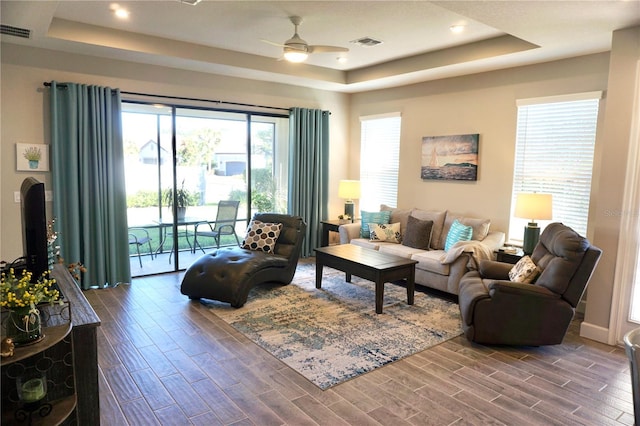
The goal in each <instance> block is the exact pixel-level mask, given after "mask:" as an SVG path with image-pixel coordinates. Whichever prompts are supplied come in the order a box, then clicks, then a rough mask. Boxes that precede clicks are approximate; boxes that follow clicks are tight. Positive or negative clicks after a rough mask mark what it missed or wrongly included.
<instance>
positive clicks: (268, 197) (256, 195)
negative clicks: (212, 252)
mask: <svg viewBox="0 0 640 426" xmlns="http://www.w3.org/2000/svg"><path fill="white" fill-rule="evenodd" d="M288 142H289V120H288V119H286V118H280V117H263V116H252V117H251V207H252V209H251V216H252V215H253V214H254V213H256V212H275V213H286V212H287V194H288V178H289V144H288Z"/></svg>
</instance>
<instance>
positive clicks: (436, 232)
mask: <svg viewBox="0 0 640 426" xmlns="http://www.w3.org/2000/svg"><path fill="white" fill-rule="evenodd" d="M446 215H447V211H446V210H445V211H442V212H439V211H427V210H421V209H413V211H411V216H413V217H416V218H418V219H420V220H432V221H433V228H432V231H431V248H432V249H436V250H442V249H443V248H444V241H443V242H442V244H440V239H441V234H442V228H443V227H444V219H445V217H446Z"/></svg>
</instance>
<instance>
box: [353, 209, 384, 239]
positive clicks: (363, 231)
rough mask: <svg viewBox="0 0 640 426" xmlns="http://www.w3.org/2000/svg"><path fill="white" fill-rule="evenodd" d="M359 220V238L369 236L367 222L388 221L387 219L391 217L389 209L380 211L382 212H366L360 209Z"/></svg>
mask: <svg viewBox="0 0 640 426" xmlns="http://www.w3.org/2000/svg"><path fill="white" fill-rule="evenodd" d="M360 217H361V219H360V220H361V222H360V223H362V225H360V238H367V239H368V238H371V233H370V232H369V224H370V223H382V224H387V223H389V219H390V218H391V212H390V211H382V212H366V211H364V210H362V211H361V212H360Z"/></svg>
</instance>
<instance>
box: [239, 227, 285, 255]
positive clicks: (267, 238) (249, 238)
mask: <svg viewBox="0 0 640 426" xmlns="http://www.w3.org/2000/svg"><path fill="white" fill-rule="evenodd" d="M281 230H282V224H281V223H265V222H261V221H259V220H253V221H251V223H250V224H249V228H248V229H247V235H246V236H245V237H244V240H242V248H245V249H249V250H258V251H264V252H267V253H273V249H274V247H275V246H276V241H278V237H279V236H280V231H281Z"/></svg>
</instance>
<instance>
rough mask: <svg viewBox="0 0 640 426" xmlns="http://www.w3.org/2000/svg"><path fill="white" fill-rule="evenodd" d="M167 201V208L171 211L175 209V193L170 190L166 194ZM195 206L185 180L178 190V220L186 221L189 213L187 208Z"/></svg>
mask: <svg viewBox="0 0 640 426" xmlns="http://www.w3.org/2000/svg"><path fill="white" fill-rule="evenodd" d="M164 198H165V201H166V203H167V207H169V210H172V207H173V191H172V190H171V189H168V190H167V192H166V193H165V196H164ZM192 204H193V197H192V196H191V193H190V192H189V190H187V189H185V188H184V179H183V180H182V185H180V188H178V189H177V190H176V207H177V208H178V220H184V217H185V214H186V212H187V207H188V206H190V205H192Z"/></svg>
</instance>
